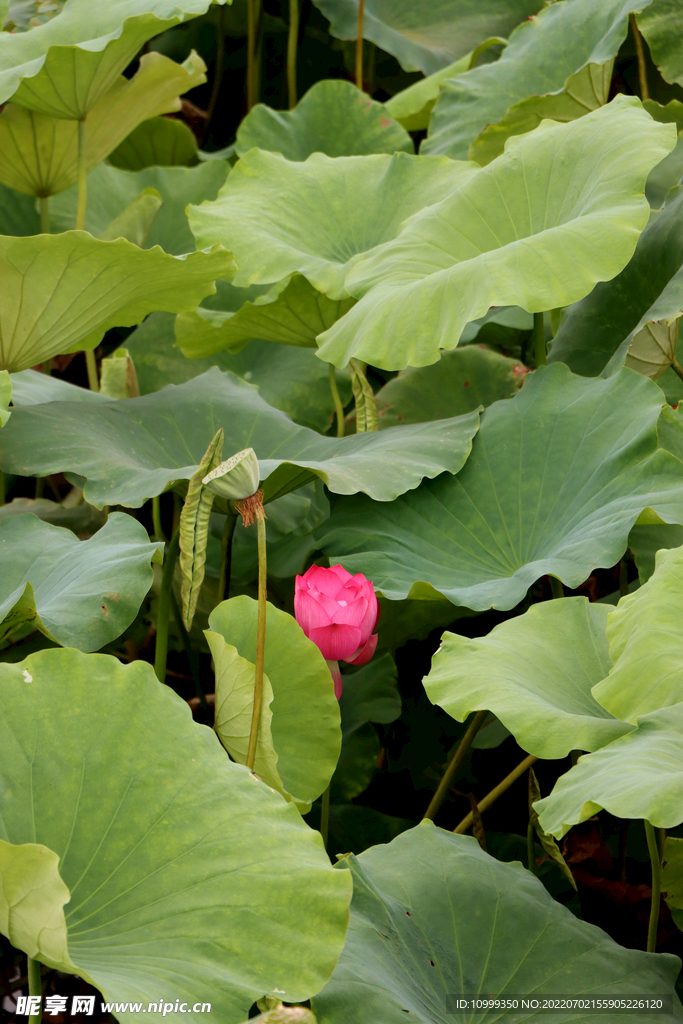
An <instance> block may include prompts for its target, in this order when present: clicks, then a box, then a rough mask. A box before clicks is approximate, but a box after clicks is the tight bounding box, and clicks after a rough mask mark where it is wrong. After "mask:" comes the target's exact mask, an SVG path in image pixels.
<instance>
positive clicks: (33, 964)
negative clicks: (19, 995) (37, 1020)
mask: <svg viewBox="0 0 683 1024" xmlns="http://www.w3.org/2000/svg"><path fill="white" fill-rule="evenodd" d="M26 959H27V961H28V965H27V966H28V970H27V972H26V973H27V975H28V994H29V995H30V996H42V994H43V982H42V979H41V977H40V960H34V959H33V958H32V957H30V956H28V957H26Z"/></svg>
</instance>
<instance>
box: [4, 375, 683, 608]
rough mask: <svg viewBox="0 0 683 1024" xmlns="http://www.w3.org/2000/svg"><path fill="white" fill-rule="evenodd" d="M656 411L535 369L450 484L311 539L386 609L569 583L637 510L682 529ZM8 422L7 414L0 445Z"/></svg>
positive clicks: (631, 384) (647, 403) (677, 482)
mask: <svg viewBox="0 0 683 1024" xmlns="http://www.w3.org/2000/svg"><path fill="white" fill-rule="evenodd" d="M661 404H662V396H661V391H659V389H658V387H657V385H656V384H653V383H652V381H650V380H648V379H647V378H646V377H641V376H640V374H636V373H634V371H633V370H621V371H620V372H619V373H618V374H616V375H615V376H613V377H610V378H608V379H607V380H600V379H596V378H585V377H575V376H573V375H572V374H571V373H570V372H569V370H568V369H567V368H566V367H564V366H561V365H559V364H558V365H554V366H552V367H542V368H541V369H540V370H537V371H536V372H535V373H534V374H533V376H532V377H531V379H530V380H528V381H527V383H526V384H525V385H524V387H523V388H522V390H521V391H520V392H519V394H517V395H516V396H515V397H514V398H512V399H508V400H507V401H503V402H496V403H495V404H494V405H492V406H490V407H489V408H488V409H487V410H486V411H485V412H484V413H483V415H482V425H481V429H480V431H479V433H478V434H477V436H476V437H475V438H474V441H473V445H472V454H471V455H470V457H469V459H468V460H467V462H466V463H465V466H464V468H463V469H462V470H461V471H460V472H459V473H458V475H457V476H455V477H452V476H442V477H441V478H439V479H436V480H433V481H429V482H425V483H423V484H422V486H421V487H420V488H419V490H417V491H415V492H414V493H411V494H405V495H403V496H401V497H400V498H398V499H397V500H396V501H394V502H392V503H391V504H390V505H380V504H377V503H373V502H372V501H368V500H367V499H366V498H363V497H361V496H358V497H355V498H353V499H336V501H335V503H334V505H333V510H332V515H331V517H330V519H329V520H328V521H327V522H326V523H324V524H323V526H322V527H321V528H320V530H319V531H318V533H317V539H318V542H319V544H320V545H321V548H322V549H323V550H324V551H325V553H326V554H328V555H329V557H330V558H331V559H332V560H333V561H340V562H341V563H342V564H343V565H344V568H345V569H348V570H349V571H351V572H357V571H362V572H363V573H365V575H366V576H368V578H370V579H372V580H373V581H374V584H375V587H376V588H377V589H379V590H381V591H382V593H383V594H384V595H385V596H386V597H388V598H389V599H391V600H399V599H402V598H405V597H409V596H413V588H414V587H415V588H416V590H417V593H416V595H415V596H419V592H420V590H421V589H426V587H425V585H429V586H430V587H433V588H434V590H436V591H438V592H440V593H441V594H443V595H444V596H445V597H447V598H448V599H449V600H450V601H452V602H453V603H454V604H458V605H464V606H466V607H468V608H471V609H474V610H475V611H483V610H484V609H486V608H490V607H492V606H493V607H496V608H513V607H514V606H515V605H516V604H517V603H518V602H519V601H521V600H522V598H523V597H524V595H525V594H526V591H527V589H528V587H529V586H531V584H532V583H533V582H534V581H535V580H537V579H538V578H539V577H540V576H542V575H543V574H544V573H550V574H552V575H554V576H557V577H559V579H561V580H562V581H563V582H564V583H565V584H567V585H568V586H569V587H577V586H579V584H580V583H582V582H583V581H584V580H585V579H586V578H587V577H588V576H589V575H590V573H591V572H592V571H593V569H595V568H596V567H599V566H604V567H607V566H612V565H614V564H615V563H616V562H617V561H618V560H619V558H620V557H621V555H622V554H623V553H624V549H625V547H626V540H627V537H628V532H629V530H630V528H631V526H632V525H633V524H634V522H635V521H636V519H637V518H638V516H639V514H640V513H641V512H642V510H643V509H644V508H648V507H649V508H652V509H654V510H655V511H656V512H657V513H658V515H659V517H660V521H661V520H663V521H666V522H676V523H683V504H682V502H683V490H682V489H681V488H682V487H683V465H682V464H681V462H680V461H679V460H678V459H676V458H675V457H674V456H672V455H670V454H669V453H668V452H664V451H661V450H660V451H657V420H658V417H659V413H660V409H661ZM15 422H16V423H17V426H19V424H20V411H19V410H16V411H15V412H14V413H13V414H12V419H11V420H10V422H9V424H8V425H7V427H5V435H3V436H7V435H8V434H9V432H10V431H11V430H12V428H13V426H14V424H15ZM24 429H25V428H24ZM399 429H400V430H407V429H408V428H407V427H400V428H399ZM46 433H47V431H44V434H46ZM382 433H384V432H382Z"/></svg>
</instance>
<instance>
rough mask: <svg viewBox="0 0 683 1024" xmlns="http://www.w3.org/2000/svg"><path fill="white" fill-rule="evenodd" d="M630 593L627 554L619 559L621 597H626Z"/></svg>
mask: <svg viewBox="0 0 683 1024" xmlns="http://www.w3.org/2000/svg"><path fill="white" fill-rule="evenodd" d="M627 594H628V562H627V561H626V555H623V556H622V557H621V559H620V560H619V597H626V595H627Z"/></svg>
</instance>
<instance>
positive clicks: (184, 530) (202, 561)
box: [178, 427, 253, 630]
mask: <svg viewBox="0 0 683 1024" xmlns="http://www.w3.org/2000/svg"><path fill="white" fill-rule="evenodd" d="M222 457H223V428H222V427H219V428H218V430H217V431H216V434H215V436H214V437H213V438H212V439H211V441H210V442H209V445H208V448H207V449H206V451H205V452H204V455H203V456H202V458H201V460H200V463H199V468H198V469H197V472H196V473H194V474H193V475H192V476H191V477H190V481H189V483H188V485H187V494H186V495H185V501H184V502H183V507H182V510H181V513H180V521H179V523H178V536H179V553H178V562H179V565H180V576H181V583H180V599H181V606H182V611H183V621H184V623H185V629H188V630H189V629H190V627H191V626H192V620H193V618H194V613H195V610H196V608H197V598H198V597H199V591H200V590H201V586H202V583H203V582H204V567H205V565H206V544H207V541H208V539H209V518H210V516H211V508H212V506H213V501H214V497H215V494H214V492H213V491H211V490H209V488H208V487H204V486H203V484H202V480H203V479H204V477H205V476H206V475H207V474H208V473H210V472H212V470H214V469H216V468H217V467H218V465H219V464H220V462H221V459H222ZM252 493H253V491H252Z"/></svg>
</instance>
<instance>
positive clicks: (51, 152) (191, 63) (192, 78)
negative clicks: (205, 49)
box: [0, 53, 206, 227]
mask: <svg viewBox="0 0 683 1024" xmlns="http://www.w3.org/2000/svg"><path fill="white" fill-rule="evenodd" d="M205 70H206V65H205V64H204V61H203V60H202V59H201V58H200V57H198V56H197V55H196V54H192V56H191V57H189V58H188V60H187V61H185V63H184V64H175V63H174V62H173V61H172V60H169V59H168V57H164V56H163V55H162V54H160V53H146V54H144V55H143V56H142V57H141V59H140V69H139V71H138V72H137V74H136V75H135V77H134V78H132V79H127V78H125V76H123V75H121V76H120V77H119V78H118V79H117V81H116V82H115V83H114V84H113V86H112V87H111V89H109V91H108V92H106V93H105V95H104V96H103V97H102V98H101V99H100V100H98V102H97V103H96V104H95V106H94V107H93V108H92V110H91V111H90V113H89V114H88V116H87V118H86V120H85V130H86V135H87V143H86V167H87V169H88V171H90V170H92V169H93V168H94V167H96V166H97V165H98V164H99V163H101V161H102V160H104V158H105V157H106V156H108V155H109V153H111V151H112V150H113V149H114V148H115V147H116V146H118V144H119V143H120V142H121V141H122V140H123V139H125V138H126V136H127V135H128V134H129V133H130V132H131V131H132V130H133V129H134V128H135V127H136V126H137V125H138V124H140V122H141V121H143V122H144V121H145V119H146V118H150V117H154V116H155V115H157V114H164V113H167V112H169V111H171V110H178V109H179V108H180V99H179V96H180V94H181V93H184V92H187V91H188V89H193V88H194V87H195V86H197V85H201V83H202V82H205V81H206V75H205V74H204V73H203V72H204V71H205ZM77 177H78V124H77V123H76V122H75V121H64V120H57V119H55V118H53V117H49V116H48V115H46V114H39V113H37V112H36V111H33V110H27V109H26V108H25V107H21V106H19V105H18V104H16V103H9V104H7V106H6V107H5V109H4V110H3V112H2V114H1V115H0V180H1V181H2V182H3V184H5V185H9V186H10V187H11V188H14V189H17V190H18V191H19V192H25V193H26V194H27V195H32V196H50V195H54V194H55V193H56V192H63V191H64V190H65V189H67V188H69V187H70V186H71V185H73V184H75V182H76V180H77ZM69 226H70V227H71V226H72V225H69Z"/></svg>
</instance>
